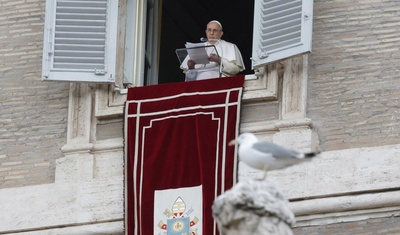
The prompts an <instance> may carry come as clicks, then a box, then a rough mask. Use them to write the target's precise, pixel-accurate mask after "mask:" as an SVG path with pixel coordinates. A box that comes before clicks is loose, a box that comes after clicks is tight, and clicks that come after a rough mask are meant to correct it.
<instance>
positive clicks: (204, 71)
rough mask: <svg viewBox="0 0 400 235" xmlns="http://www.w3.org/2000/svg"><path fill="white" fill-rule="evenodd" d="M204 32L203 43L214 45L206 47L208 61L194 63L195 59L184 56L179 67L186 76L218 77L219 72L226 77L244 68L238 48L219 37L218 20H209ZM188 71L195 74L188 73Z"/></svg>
mask: <svg viewBox="0 0 400 235" xmlns="http://www.w3.org/2000/svg"><path fill="white" fill-rule="evenodd" d="M205 32H206V36H207V41H206V42H205V43H204V45H205V46H210V45H214V46H215V48H214V47H206V50H207V54H208V61H209V63H207V64H196V62H195V61H193V60H191V59H190V58H189V57H186V58H185V60H184V61H183V62H182V64H181V69H183V71H184V73H186V77H190V76H195V77H196V78H195V80H202V79H208V78H217V77H220V74H221V76H223V77H226V76H233V75H236V74H238V73H239V72H241V71H243V70H244V69H245V67H244V63H243V58H242V54H241V53H240V51H239V48H238V47H237V46H236V45H235V44H233V43H230V42H227V41H225V40H222V39H221V37H222V35H223V34H224V32H223V30H222V25H221V23H220V22H218V21H217V20H212V21H210V22H209V23H208V24H207V28H206V30H205ZM215 49H216V50H217V51H215ZM189 73H195V74H192V75H190V74H189Z"/></svg>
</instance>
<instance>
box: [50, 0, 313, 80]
mask: <svg viewBox="0 0 400 235" xmlns="http://www.w3.org/2000/svg"><path fill="white" fill-rule="evenodd" d="M119 2H124V4H121V9H120V10H121V11H123V12H124V14H120V16H121V15H122V16H123V18H121V19H118V3H119ZM208 3H212V4H208ZM224 4H225V3H224V2H222V1H221V2H219V1H217V2H215V1H212V0H193V1H163V0H124V1H120V0H96V1H81V0H46V20H45V33H44V47H43V69H42V71H43V77H42V79H43V80H46V81H72V82H96V83H103V82H111V83H114V81H115V68H116V54H117V45H116V44H117V43H116V42H117V29H118V27H124V29H123V31H125V50H124V55H119V56H122V57H124V58H122V59H121V60H123V64H124V65H123V79H122V80H123V83H124V84H125V85H129V84H131V85H134V86H142V85H148V84H157V83H164V82H174V81H179V79H175V78H178V77H179V76H182V80H183V77H184V75H183V73H182V71H180V69H179V64H178V60H177V58H176V55H175V49H177V48H180V47H184V44H185V42H186V41H189V42H198V41H199V39H200V37H203V36H204V29H205V22H208V21H209V20H211V19H221V21H222V22H223V24H224V31H225V33H224V38H223V39H225V40H227V41H232V42H233V43H235V44H237V45H238V47H239V49H240V50H241V52H242V56H243V59H244V60H245V64H246V63H248V64H246V71H245V73H246V74H249V73H251V72H252V69H257V68H260V67H262V66H264V65H267V64H269V63H273V62H275V61H279V60H283V59H285V58H288V57H291V56H294V55H297V54H302V53H306V52H309V51H311V37H312V17H313V16H312V14H313V1H312V0H303V1H302V0H279V1H276V0H254V2H246V1H241V2H237V3H235V4H228V5H226V4H225V5H224ZM211 5H212V7H210V6H211ZM166 7H169V9H172V10H173V12H166V11H165V8H166ZM222 8H223V9H225V10H224V11H222V12H221V11H220V9H222ZM167 15H170V16H171V17H170V18H169V19H166V18H164V17H165V16H167ZM253 18H254V23H253ZM119 21H120V22H125V23H123V24H121V25H120V26H118V25H117V22H119ZM166 25H174V26H176V28H171V27H170V28H168V29H167V31H165V27H166ZM163 35H169V37H168V38H164V36H163ZM251 35H253V37H251ZM179 40H181V41H179ZM165 48H166V50H165ZM167 50H168V52H166V51H167ZM166 53H167V54H166ZM168 53H169V54H168ZM250 58H251V59H252V61H251V60H250ZM246 61H247V62H246ZM165 77H167V79H166V80H164V79H163V78H165ZM170 78H172V79H175V80H169V79H170Z"/></svg>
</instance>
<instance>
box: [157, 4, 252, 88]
mask: <svg viewBox="0 0 400 235" xmlns="http://www.w3.org/2000/svg"><path fill="white" fill-rule="evenodd" d="M253 11H254V2H253V1H243V0H163V3H162V21H161V42H160V64H159V78H158V81H159V82H158V83H170V82H180V81H184V74H183V73H182V70H181V69H180V68H179V60H178V58H177V57H176V54H175V50H176V49H178V48H183V47H185V43H186V42H195V43H198V42H200V38H201V37H205V32H204V31H205V29H206V25H207V23H208V22H209V21H210V20H218V21H220V22H221V24H222V26H223V30H224V35H223V37H222V39H224V40H226V41H228V42H232V43H234V44H236V45H237V46H238V47H239V49H240V52H241V53H242V56H243V61H244V63H245V66H246V70H245V71H243V72H242V73H243V74H250V73H252V70H251V62H250V57H251V50H252V38H253Z"/></svg>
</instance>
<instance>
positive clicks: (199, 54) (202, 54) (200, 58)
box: [185, 42, 210, 64]
mask: <svg viewBox="0 0 400 235" xmlns="http://www.w3.org/2000/svg"><path fill="white" fill-rule="evenodd" d="M185 46H186V48H187V52H188V54H189V58H190V59H191V60H193V61H194V62H196V64H208V63H209V62H210V61H208V54H207V51H206V48H205V47H204V43H191V42H187V43H186V44H185ZM193 47H198V48H194V49H190V48H193Z"/></svg>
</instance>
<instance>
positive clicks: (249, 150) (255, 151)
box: [229, 133, 319, 178]
mask: <svg viewBox="0 0 400 235" xmlns="http://www.w3.org/2000/svg"><path fill="white" fill-rule="evenodd" d="M236 144H238V145H239V159H240V160H241V161H242V162H244V163H245V164H246V165H248V166H250V167H252V168H255V169H258V170H263V171H264V173H265V174H266V171H267V170H279V169H283V168H286V167H289V166H292V165H295V164H298V163H302V162H306V161H309V160H311V158H312V157H315V156H317V155H318V154H319V152H310V153H303V152H298V151H296V150H291V149H287V148H285V147H282V146H279V145H276V144H273V143H270V142H265V141H259V140H258V139H257V137H256V136H255V135H254V134H252V133H243V134H241V135H239V136H238V137H237V138H236V139H234V140H232V141H230V142H229V145H236ZM264 178H265V175H264Z"/></svg>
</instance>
